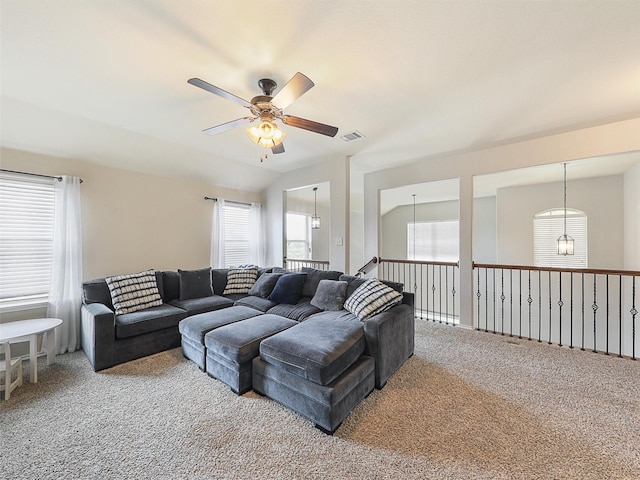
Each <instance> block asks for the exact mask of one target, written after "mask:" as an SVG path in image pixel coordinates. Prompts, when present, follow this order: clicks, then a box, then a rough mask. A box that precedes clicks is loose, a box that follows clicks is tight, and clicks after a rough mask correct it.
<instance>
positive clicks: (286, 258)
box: [284, 257, 329, 265]
mask: <svg viewBox="0 0 640 480" xmlns="http://www.w3.org/2000/svg"><path fill="white" fill-rule="evenodd" d="M284 260H285V262H305V263H317V264H319V265H329V260H311V259H309V258H304V259H303V258H288V257H285V258H284Z"/></svg>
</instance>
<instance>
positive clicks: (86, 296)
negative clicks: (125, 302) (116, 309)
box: [82, 278, 113, 310]
mask: <svg viewBox="0 0 640 480" xmlns="http://www.w3.org/2000/svg"><path fill="white" fill-rule="evenodd" d="M82 301H83V302H84V304H85V305H89V304H91V303H101V304H103V305H106V306H107V307H109V309H110V310H113V303H112V302H111V292H110V291H109V286H108V285H107V282H106V281H105V279H104V278H98V279H96V280H87V281H86V282H82Z"/></svg>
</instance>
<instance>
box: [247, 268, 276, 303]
mask: <svg viewBox="0 0 640 480" xmlns="http://www.w3.org/2000/svg"><path fill="white" fill-rule="evenodd" d="M281 276H282V273H263V274H262V275H260V276H259V277H258V280H256V283H254V284H253V286H252V287H251V288H250V289H249V295H254V296H256V297H262V298H267V297H268V296H269V295H270V294H271V291H272V290H273V287H275V286H276V282H277V281H278V278H280V277H281Z"/></svg>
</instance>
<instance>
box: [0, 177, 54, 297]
mask: <svg viewBox="0 0 640 480" xmlns="http://www.w3.org/2000/svg"><path fill="white" fill-rule="evenodd" d="M54 181H55V180H54V179H49V178H39V177H24V176H22V175H15V174H8V173H1V174H0V307H9V306H14V305H27V304H37V303H41V302H45V301H46V300H47V298H48V296H49V285H50V277H51V262H52V252H53V221H54V202H55V197H54V184H53V182H54Z"/></svg>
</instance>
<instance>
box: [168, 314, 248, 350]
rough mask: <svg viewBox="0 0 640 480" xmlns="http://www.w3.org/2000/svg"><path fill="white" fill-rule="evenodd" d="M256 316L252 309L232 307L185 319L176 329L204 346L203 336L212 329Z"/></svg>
mask: <svg viewBox="0 0 640 480" xmlns="http://www.w3.org/2000/svg"><path fill="white" fill-rule="evenodd" d="M256 315H260V312H258V311H257V310H255V309H253V308H249V307H235V306H234V307H229V308H225V309H223V310H216V311H213V312H205V313H200V314H199V315H192V316H190V317H187V318H185V319H184V320H182V321H181V322H180V324H179V325H178V329H179V330H180V333H181V334H182V336H184V337H187V338H189V339H191V340H193V341H194V342H196V343H197V344H199V345H204V336H205V335H206V334H207V333H208V332H210V331H211V330H213V329H214V328H218V327H221V326H222V325H229V324H230V323H233V322H239V321H240V320H244V319H246V318H251V317H255V316H256Z"/></svg>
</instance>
